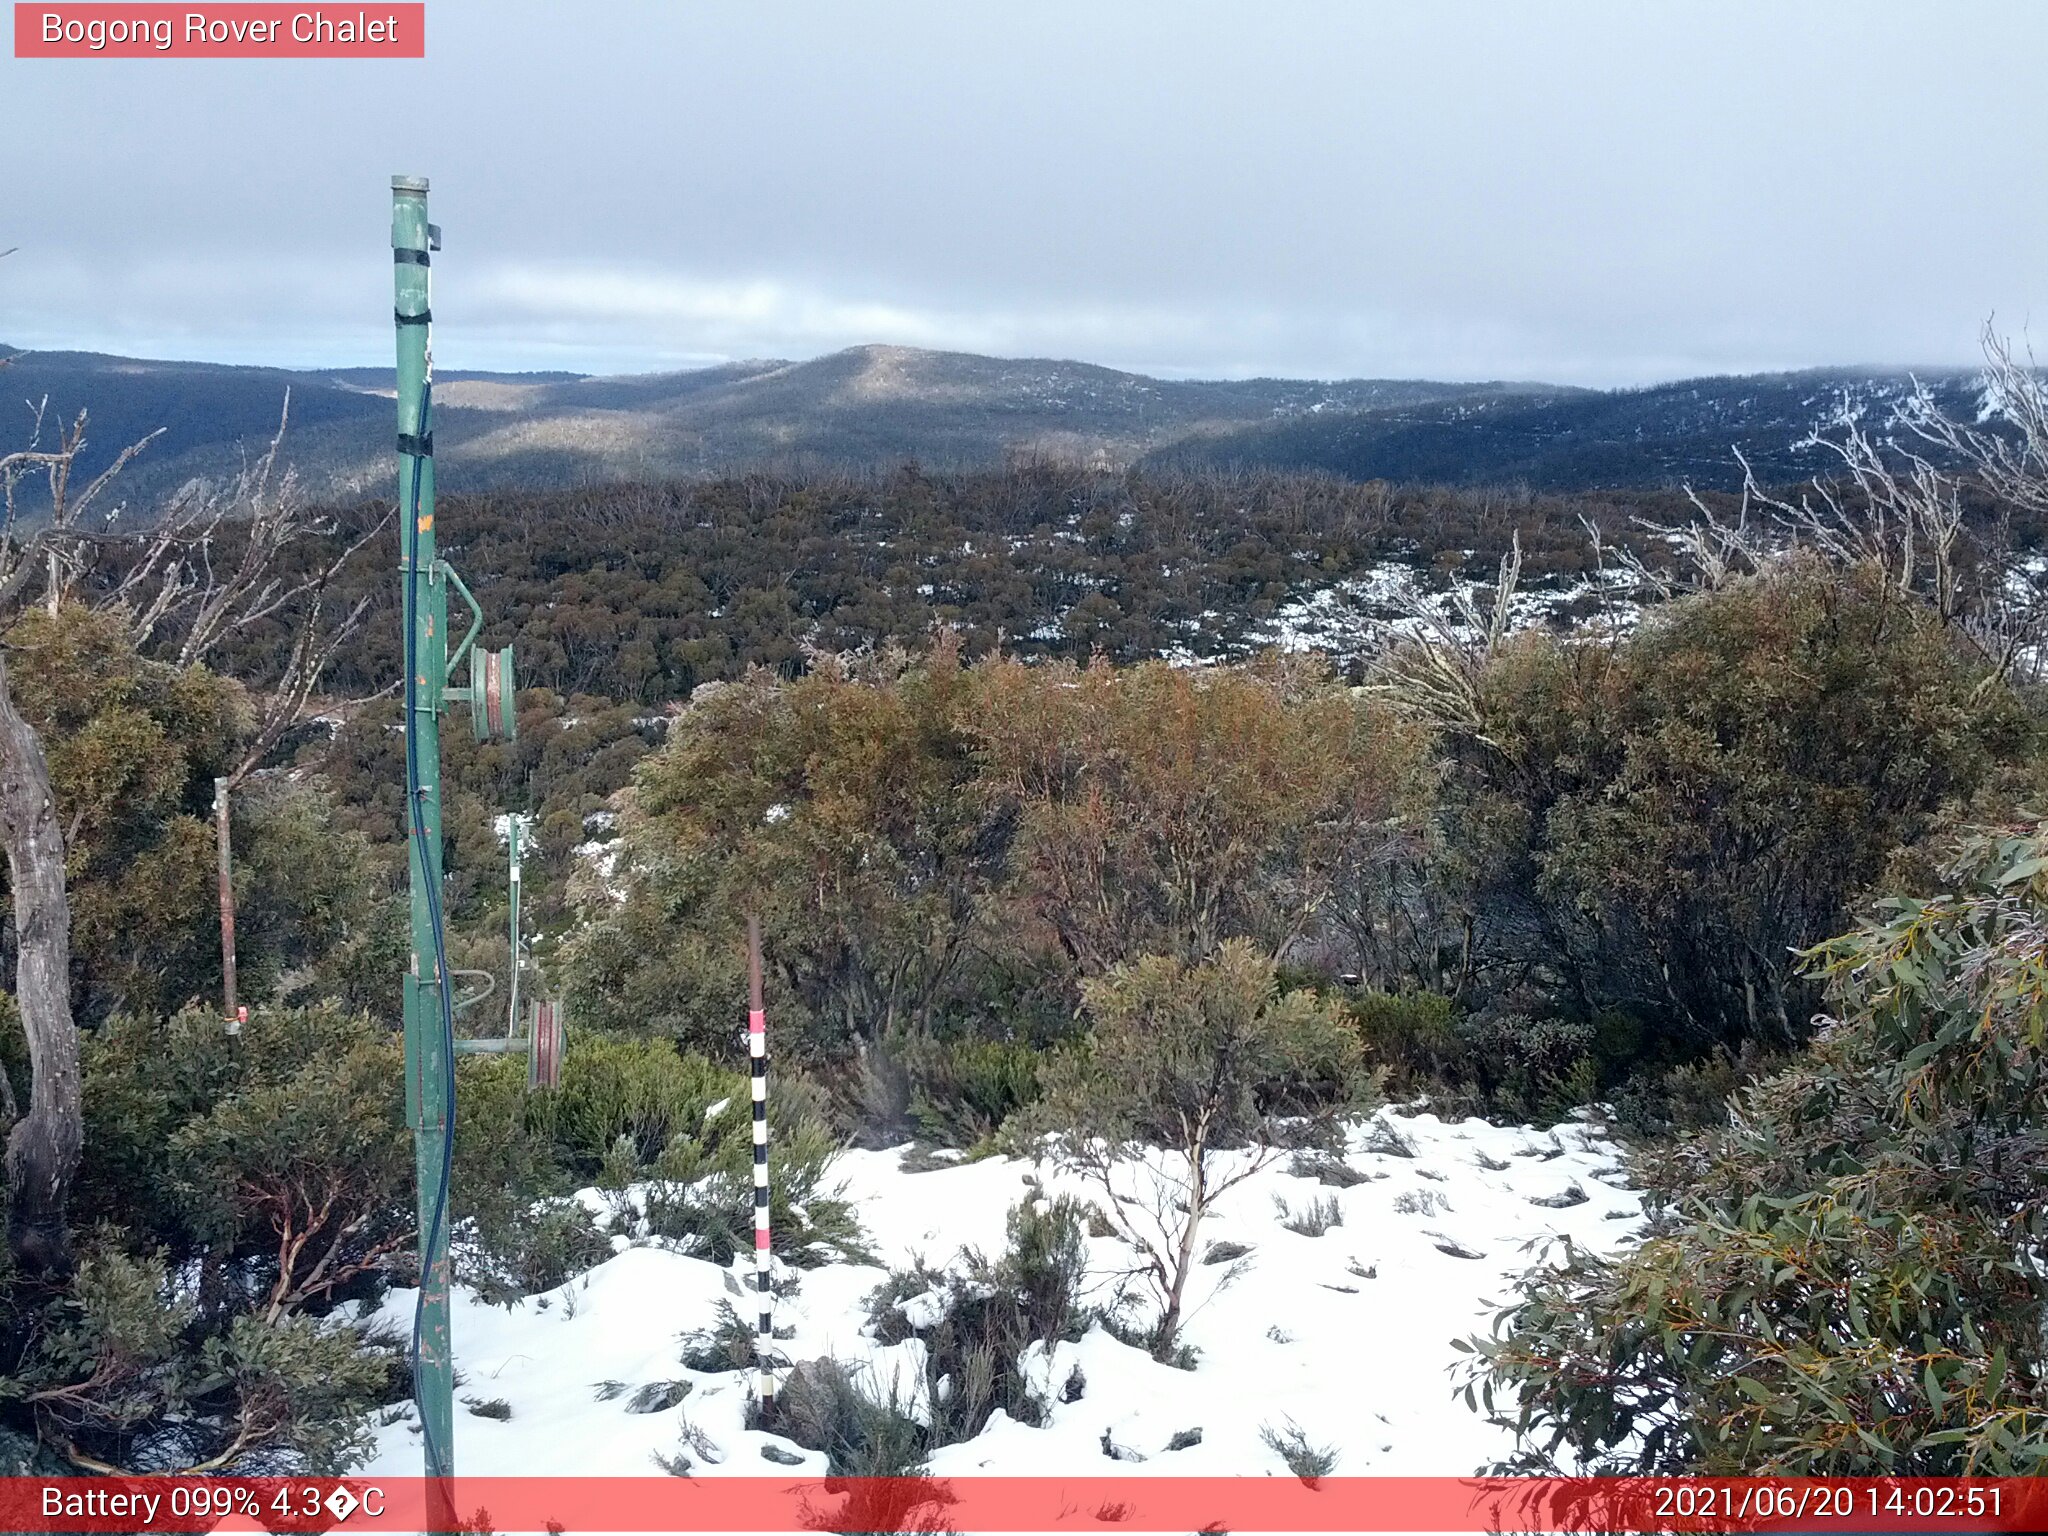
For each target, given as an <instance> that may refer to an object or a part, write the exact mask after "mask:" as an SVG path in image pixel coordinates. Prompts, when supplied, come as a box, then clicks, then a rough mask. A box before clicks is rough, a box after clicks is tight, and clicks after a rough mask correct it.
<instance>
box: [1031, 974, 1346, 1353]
mask: <svg viewBox="0 0 2048 1536" xmlns="http://www.w3.org/2000/svg"><path fill="white" fill-rule="evenodd" d="M1085 995H1086V1006H1087V1011H1088V1014H1089V1016H1090V1019H1091V1022H1092V1025H1093V1028H1092V1030H1091V1032H1090V1033H1089V1035H1088V1036H1087V1037H1086V1038H1085V1039H1084V1040H1082V1041H1080V1042H1077V1043H1076V1044H1075V1045H1073V1046H1071V1047H1070V1048H1068V1049H1067V1050H1065V1051H1064V1052H1062V1053H1061V1054H1060V1055H1058V1056H1057V1057H1055V1058H1054V1059H1053V1061H1052V1062H1051V1063H1050V1065H1049V1066H1048V1068H1047V1071H1046V1079H1047V1081H1046V1096H1045V1098H1044V1100H1043V1101H1042V1102H1041V1104H1040V1105H1039V1106H1038V1108H1037V1111H1036V1116H1037V1118H1036V1122H1035V1124H1036V1128H1038V1129H1039V1130H1041V1131H1042V1132H1044V1133H1046V1136H1047V1139H1046V1140H1045V1141H1044V1142H1042V1143H1041V1146H1042V1147H1043V1148H1044V1149H1045V1150H1046V1151H1047V1153H1048V1154H1049V1156H1050V1157H1051V1159H1052V1160H1053V1161H1054V1162H1055V1163H1057V1164H1058V1165H1060V1166H1061V1167H1063V1168H1065V1169H1066V1170H1067V1171H1069V1172H1072V1173H1076V1174H1078V1175H1080V1176H1081V1177H1083V1178H1084V1179H1086V1180H1088V1181H1089V1182H1090V1183H1091V1184H1093V1185H1094V1186H1095V1187H1096V1188H1097V1189H1098V1190H1100V1191H1101V1193H1102V1195H1103V1196H1104V1197H1105V1198H1106V1200H1107V1202H1108V1215H1109V1218H1110V1220H1111V1221H1112V1222H1113V1223H1114V1224H1115V1226H1116V1227H1117V1229H1118V1231H1119V1233H1120V1234H1121V1235H1122V1236H1123V1237H1124V1238H1125V1239H1126V1240H1127V1241H1128V1242H1129V1243H1130V1244H1131V1245H1132V1246H1133V1248H1134V1249H1135V1250H1136V1252H1137V1255H1138V1270H1139V1272H1140V1273H1141V1274H1142V1275H1143V1277H1144V1279H1145V1281H1146V1283H1147V1284H1148V1285H1149V1287H1150V1288H1151V1290H1152V1291H1153V1293H1154V1295H1155V1298H1156V1299H1157V1301H1158V1303H1159V1309H1160V1310H1159V1319H1158V1322H1157V1324H1156V1325H1155V1326H1154V1328H1153V1331H1152V1335H1151V1338H1150V1341H1149V1342H1150V1345H1151V1349H1152V1353H1153V1355H1154V1357H1155V1358H1157V1359H1160V1360H1165V1359H1168V1358H1169V1357H1170V1356H1171V1355H1172V1354H1173V1351H1174V1347H1175V1344H1176V1343H1177V1341H1178V1339H1179V1336H1180V1331H1181V1323H1182V1320H1183V1310H1184V1305H1185V1301H1186V1294H1187V1283H1188V1277H1189V1274H1190V1272H1191V1271H1192V1269H1193V1267H1194V1265H1195V1263H1196V1254H1197V1248H1196V1239H1197V1237H1198V1235H1199V1233H1200V1231H1201V1227H1202V1220H1203V1218H1204V1217H1205V1216H1206V1215H1207V1214H1208V1213H1209V1210H1210V1209H1211V1207H1212V1206H1213V1205H1214V1203H1215V1202H1216V1200H1217V1199H1218V1197H1220V1196H1221V1195H1223V1194H1224V1193H1226V1192H1227V1191H1229V1190H1230V1189H1231V1188H1233V1187H1234V1186H1236V1185H1238V1184H1241V1183H1243V1182H1244V1181H1245V1180H1246V1179H1248V1178H1250V1177H1251V1176H1252V1174H1254V1173H1256V1172H1257V1171H1258V1170H1259V1169H1260V1168H1261V1167H1263V1166H1264V1165H1265V1164H1266V1162H1267V1161H1268V1160H1269V1159H1270V1158H1271V1156H1272V1155H1273V1153H1274V1152H1275V1150H1276V1149H1277V1148H1278V1147H1279V1146H1280V1145H1281V1143H1282V1142H1283V1141H1299V1140H1300V1139H1301V1138H1302V1137H1303V1136H1305V1135H1309V1134H1312V1128H1313V1125H1314V1122H1316V1121H1318V1120H1321V1121H1324V1122H1328V1121H1329V1120H1330V1119H1331V1118H1333V1117H1334V1115H1335V1114H1336V1112H1337V1111H1338V1110H1339V1109H1340V1108H1341V1107H1343V1105H1344V1103H1345V1102H1346V1099H1347V1096H1348V1095H1349V1093H1350V1092H1351V1091H1352V1089H1353V1086H1354V1084H1355V1082H1356V1076H1355V1074H1356V1069H1357V1066H1358V1057H1359V1045H1358V1040H1357V1037H1356V1035H1355V1034H1354V1033H1353V1031H1352V1030H1351V1028H1350V1027H1349V1025H1348V1024H1347V1023H1346V1022H1345V1020H1344V1018H1343V1016H1342V1014H1341V1013H1340V1012H1339V1010H1338V1009H1337V1008H1336V1007H1335V1006H1334V1005H1333V1004H1331V1003H1328V1002H1326V1001H1325V1000H1324V999H1322V998H1320V997H1319V996H1318V995H1317V994H1315V993H1314V992H1311V991H1307V990H1303V991H1295V992H1288V993H1285V994H1283V993H1282V992H1281V991H1280V990H1279V987H1278V986H1277V984H1276V982H1275V979H1274V971H1273V964H1272V962H1271V961H1270V960H1268V959H1267V958H1265V957H1264V956H1263V955H1262V954H1261V953H1260V952H1259V950H1258V949H1257V948H1256V947H1255V946H1254V945H1253V944H1251V943H1250V942H1249V941H1247V940H1244V939H1229V940H1226V941H1224V942H1223V943H1222V944H1220V945H1219V946H1217V948H1216V951H1215V953H1214V954H1213V955H1212V956H1211V957H1210V958H1208V959H1206V960H1202V961H1199V962H1193V963H1190V962H1188V961H1186V960H1182V959H1178V958H1174V957H1169V956H1159V955H1154V956H1148V957H1146V958H1144V959H1141V960H1137V961H1134V962H1130V963H1127V964H1124V965H1119V966H1117V967H1115V968H1113V969H1112V970H1110V971H1109V972H1108V973H1107V974H1105V975H1103V976H1101V977H1098V978H1096V979H1094V980H1092V981H1090V982H1089V983H1088V984H1087V986H1086V989H1085ZM1304 1121H1306V1122H1307V1124H1304Z"/></svg>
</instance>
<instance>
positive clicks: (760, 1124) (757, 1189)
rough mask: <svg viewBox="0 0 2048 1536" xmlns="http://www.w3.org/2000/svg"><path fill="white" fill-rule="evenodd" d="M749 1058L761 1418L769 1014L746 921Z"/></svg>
mask: <svg viewBox="0 0 2048 1536" xmlns="http://www.w3.org/2000/svg"><path fill="white" fill-rule="evenodd" d="M747 1056H748V1061H749V1065H750V1066H751V1068H752V1071H753V1093H754V1288H755V1291H756V1293H757V1299H758V1301H759V1303H760V1316H759V1320H758V1322H757V1324H756V1326H755V1329H754V1369H755V1372H756V1374H757V1379H758V1384H759V1388H760V1393H761V1413H762V1416H763V1417H764V1418H765V1417H766V1416H767V1415H768V1414H769V1413H770V1412H771V1411H772V1410H773V1409H774V1407H775V1373H774V1372H773V1371H772V1370H770V1369H769V1366H768V1361H769V1357H770V1354H771V1352H772V1350H773V1348H774V1343H775V1297H774V1293H773V1292H772V1291H770V1289H769V1271H770V1266H771V1265H772V1263H773V1260H772V1258H771V1257H770V1246H771V1244H770V1234H769V1230H768V1015H767V1014H766V1012H764V1011H763V1009H762V1006H761V925H760V923H759V922H758V921H756V920H755V919H754V918H751V917H750V918H748V919H747Z"/></svg>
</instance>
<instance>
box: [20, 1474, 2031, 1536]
mask: <svg viewBox="0 0 2048 1536" xmlns="http://www.w3.org/2000/svg"><path fill="white" fill-rule="evenodd" d="M458 1522H462V1523H464V1524H465V1527H466V1528H467V1529H470V1530H490V1531H493V1532H498V1533H501V1536H510V1533H513V1532H526V1531H531V1532H536V1533H539V1532H597V1531H619V1532H627V1531H631V1532H643V1531H747V1532H753V1531H789V1532H796V1531H877V1532H880V1531H946V1530H951V1531H961V1532H978V1531H1004V1532H1008V1531H1081V1530H1086V1531H1098V1532H1099V1531H1105V1530H1116V1531H1120V1532H1138V1531H1171V1532H1180V1533H1188V1532H1203V1531H1304V1532H1307V1531H1359V1532H1366V1531H1373V1532H1379V1531H1432V1532H1433V1531H1530V1532H1535V1531H1546V1532H1547V1531H1612V1532H1631V1533H1633V1532H1644V1533H1648V1532H1667V1531H1669V1532H1689V1531H1788V1532H1789V1531H1836V1532H1842V1533H1845V1536H1846V1533H1851V1532H1854V1533H1859V1536H1860V1533H1864V1532H1892V1531H1955V1532H1964V1531H2042V1530H2048V1479H2041V1480H2035V1479H1991V1478H1985V1479H1970V1480H1956V1479H1933V1478H1448V1477H1327V1478H1321V1479H1318V1480H1317V1481H1316V1482H1315V1483H1314V1484H1313V1485H1310V1484H1305V1483H1303V1482H1301V1481H1299V1480H1298V1479H1295V1478H1290V1477H1270V1478H1258V1477H947V1478H929V1479H917V1478H818V1477H815V1476H803V1477H793V1478H791V1477H709V1478H704V1479H701V1480H699V1479H689V1478H674V1477H616V1478H605V1477H591V1478H574V1477H525V1478H522V1477H475V1478H472V1477H458V1478H454V1479H452V1480H450V1481H448V1482H446V1483H429V1482H427V1481H425V1480H424V1479H419V1478H363V1477H357V1478H341V1479H335V1478H128V1479H123V1478H0V1529H4V1530H8V1531H22V1532H64V1531H76V1532H136V1533H140V1532H159V1531H160V1532H183V1531H191V1532H198V1531H208V1530H214V1529H220V1530H245V1531H247V1530H269V1531H279V1532H285V1531H291V1532H324V1531H341V1532H359V1531H361V1532H370V1531H375V1532H385V1533H394V1532H396V1533H403V1532H414V1531H446V1530H451V1529H454V1528H455V1526H456V1524H457V1523H458Z"/></svg>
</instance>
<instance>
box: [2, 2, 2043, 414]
mask: <svg viewBox="0 0 2048 1536" xmlns="http://www.w3.org/2000/svg"><path fill="white" fill-rule="evenodd" d="M370 8H371V9H372V10H374V9H375V7H374V5H372V6H371V7H370ZM427 26H428V41H427V55H428V56H427V58H426V59H425V60H424V61H415V62H367V61H301V62H286V61H274V62H244V61H227V60H193V59H178V58H175V57H174V58H168V59H152V60H137V61H128V60H109V61H70V60H66V61H45V60H17V59H14V58H12V57H0V116H4V119H5V121H6V123H7V125H8V126H7V132H5V133H4V134H0V249H5V248H6V247H7V246H10V245H16V246H19V247H20V248H21V249H20V251H19V253H18V254H17V255H15V256H13V257H10V258H9V259H7V260H6V261H4V262H0V341H7V342H11V343H14V344H16V345H22V346H30V347H40V348H60V347H61V348H84V349H91V350H99V351H114V352H125V353H130V354H135V355H141V356H157V357H189V358H205V359H213V360H219V361H230V362H273V363H283V364H291V365H320V364H328V365H334V364H345V363H346V364H382V363H385V362H387V361H388V360H389V358H390V355H391V345H392V341H391V328H390V322H389V316H390V260H389V257H388V256H386V254H385V250H386V248H387V245H388V203H389V195H390V194H389V185H390V183H389V178H390V175H391V174H392V173H393V172H395V171H403V172H413V173H419V174H425V175H428V176H430V177H431V178H432V181H433V195H432V216H433V218H434V219H435V221H436V222H437V223H439V224H441V225H442V226H443V228H444V230H445V231H446V245H445V249H444V251H443V253H442V255H441V256H440V257H438V258H437V259H436V263H435V268H434V277H435V293H434V311H435V319H436V330H435V352H436V358H437V361H438V362H439V363H440V364H441V366H443V367H473V368H568V369H575V370H578V371H586V372H623V371H637V370H642V369H651V368H675V367H684V366H690V365H693V364H696V363H701V362H706V361H713V360H717V359H722V358H730V357H806V356H812V355H815V354H818V353H821V352H828V351H832V350H834V349H836V348H839V347H843V346H848V345H852V344H855V343H859V342H866V341H885V342H897V343H904V344H908V345H915V346H926V347H947V348H958V349H962V350H968V351H977V352H993V353H998V354H1005V355H1016V356H1023V355H1031V356H1061V357H1078V358H1085V359H1088V360H1091V361H1096V362H1103V363H1108V364H1111V365H1114V366H1118V367H1125V368H1134V369H1139V370H1142V371H1146V372H1153V373H1165V374H1180V375H1199V376H1217V375H1246V374H1257V373H1270V374H1289V375H1309V376H1320V377H1335V376H1353V375H1357V376H1399V377H1417V376H1421V377H1435V378H1458V379H1476V378H1501V377H1509V378H1541V379H1548V380H1557V381H1564V382H1572V383H1588V384H1624V383H1640V382H1647V381H1651V380H1655V379H1663V378H1672V377H1679V376H1684V375H1688V374H1698V373H1712V372H1731V371H1756V370H1764V369H1777V368H1790V367H1801V366H1806V365H1812V364H1822V363H1861V362H1870V363H1917V364H1941V363H1961V362H1969V361H1972V360H1974V358H1975V357H1976V355H1977V352H1976V334H1977V331H1978V329H1979V327H1980V326H1981V325H1982V323H1983V322H1984V320H1985V318H1986V317H1987V316H1989V315H1992V314H1994V313H1995V315H1996V318H1997V321H1998V323H1999V325H2000V326H2001V328H2004V329H2007V330H2011V331H2014V332H2018V331H2022V330H2025V329H2026V328H2027V327H2028V325H2029V322H2030V320H2031V321H2036V322H2037V324H2038V325H2043V326H2048V195H2044V194H2048V159H2044V152H2048V151H2044V137H2048V135H2044V128H2048V121H2044V118H2048V109H2044V107H2043V105H2042V103H2043V102H2044V101H2048V78H2044V76H2048V6H2044V5H2042V4H2039V3H2037V0H2013V3H2010V4H2004V3H1998V4H1992V3H1981V4H1971V3H1958V0H1944V3H1933V4H1919V3H1905V0H1861V3H1853V4H1851V3H1842V4H1828V3H1800V4H1785V3H1782V0H1772V3H1766V4H1750V3H1735V0H1713V3H1710V4H1691V3H1677V0H1658V3H1654V4H1643V3H1640V0H1636V3H1567V0H1487V3H1478V4H1470V5H1461V4H1452V3H1446V0H1416V3H1390V0H1313V3H1288V0H1232V3H1191V0H1085V3H1078V4H1065V3H1048V0H1028V3H1026V0H944V3H930V4H924V3H899V0H833V3H802V0H775V3H772V4H764V3H760V0H744V3H724V0H687V3H657V4H635V3H621V0H606V3H603V4H590V3H577V4H569V3H551V4H538V3H526V4H518V3H506V0H488V3H482V0H430V3H429V4H428V7H427Z"/></svg>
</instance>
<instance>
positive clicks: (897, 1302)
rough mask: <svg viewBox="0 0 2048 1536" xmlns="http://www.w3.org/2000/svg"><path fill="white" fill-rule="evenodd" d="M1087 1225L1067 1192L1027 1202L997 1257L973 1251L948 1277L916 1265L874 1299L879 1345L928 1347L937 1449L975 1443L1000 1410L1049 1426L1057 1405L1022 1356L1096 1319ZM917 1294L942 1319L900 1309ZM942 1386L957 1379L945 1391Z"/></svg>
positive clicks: (1016, 1209) (1014, 1215)
mask: <svg viewBox="0 0 2048 1536" xmlns="http://www.w3.org/2000/svg"><path fill="white" fill-rule="evenodd" d="M1086 1220H1087V1208H1086V1206H1085V1205H1084V1204H1083V1203H1082V1202H1080V1201H1078V1200H1074V1199H1072V1198H1071V1197H1068V1196H1061V1197H1059V1198H1057V1199H1054V1200H1050V1201H1047V1200H1026V1201H1021V1202H1019V1203H1018V1204H1017V1205H1015V1206H1012V1207H1011V1209H1010V1215H1009V1221H1008V1223H1007V1237H1008V1243H1007V1246H1006V1247H1005V1248H1004V1250H1003V1251H1002V1253H1001V1254H999V1255H997V1256H996V1257H995V1258H993V1259H991V1258H989V1257H987V1256H986V1255H984V1254H982V1253H980V1252H979V1251H978V1250H975V1249H968V1250H966V1251H965V1252H964V1253H963V1254H962V1255H961V1259H960V1263H959V1264H958V1265H957V1266H956V1267H954V1268H952V1269H950V1270H947V1271H943V1272H942V1271H938V1270H934V1269H932V1268H930V1267H929V1266H928V1265H925V1264H923V1263H917V1264H913V1265H912V1266H911V1267H910V1268H909V1269H906V1270H897V1271H894V1272H892V1273H891V1274H890V1276H889V1278H888V1279H887V1280H885V1281H883V1283H882V1284H881V1285H879V1286H877V1287H876V1288H875V1290H874V1291H873V1293H872V1294H870V1296H869V1297H868V1323H869V1326H870V1327H871V1328H872V1330H873V1332H874V1336H875V1338H876V1339H877V1340H878V1341H880V1342H882V1343H884V1344H894V1343H900V1342H901V1341H903V1340H905V1339H908V1338H911V1337H913V1336H915V1337H917V1338H920V1339H922V1340H923V1341H924V1345H925V1370H926V1376H927V1383H928V1385H929V1386H930V1388H931V1392H930V1397H931V1434H932V1442H931V1443H932V1444H933V1445H934V1446H938V1445H951V1444H954V1443H955V1442H957V1441H961V1440H967V1439H971V1438H972V1437H973V1436H975V1435H977V1434H979V1433H980V1432H981V1429H982V1426H983V1425H985V1424H986V1423H987V1422H988V1417H989V1414H990V1413H992V1412H993V1411H994V1410H995V1409H997V1408H1001V1409H1002V1410H1003V1411H1004V1412H1005V1413H1007V1414H1008V1415H1009V1416H1010V1417H1011V1418H1013V1419H1016V1420H1018V1421H1019V1422H1020V1423H1025V1424H1037V1423H1040V1422H1042V1421H1043V1419H1044V1416H1045V1411H1046V1408H1047V1407H1048V1406H1049V1405H1048V1404H1047V1403H1045V1402H1044V1401H1042V1400H1041V1399H1040V1398H1039V1396H1038V1395H1037V1392H1036V1391H1035V1390H1034V1388H1033V1387H1032V1385H1031V1383H1030V1382H1029V1381H1027V1380H1026V1377H1025V1373H1024V1367H1023V1361H1024V1356H1025V1353H1026V1351H1027V1350H1028V1349H1029V1348H1030V1346H1031V1345H1033V1344H1034V1343H1043V1344H1045V1345H1046V1346H1048V1347H1049V1346H1051V1345H1053V1344H1057V1343H1059V1342H1060V1341H1061V1340H1067V1339H1076V1338H1079V1337H1080V1336H1081V1334H1082V1332H1084V1331H1085V1330H1086V1328H1087V1326H1088V1323H1089V1322H1090V1320H1091V1318H1092V1312H1091V1310H1090V1309H1089V1308H1088V1307H1087V1306H1086V1304H1085V1303H1084V1302H1083V1300H1082V1292H1083V1289H1084V1285H1085V1281H1086V1275H1087V1257H1088V1255H1087V1242H1086V1239H1085V1237H1084V1235H1083V1232H1084V1227H1085V1223H1086ZM914 1298H929V1299H928V1300H927V1301H926V1303H925V1306H926V1308H928V1309H930V1310H931V1311H932V1312H935V1313H936V1316H935V1317H933V1318H932V1320H930V1321H928V1322H925V1323H924V1324H923V1325H922V1326H919V1324H918V1322H917V1321H916V1319H915V1318H914V1317H913V1316H911V1315H906V1309H905V1307H904V1306H903V1305H902V1304H903V1303H905V1302H908V1301H912V1300H913V1299H914ZM918 1315H920V1316H922V1315H924V1312H923V1311H919V1313H918ZM942 1380H945V1381H948V1382H949V1383H950V1390H949V1391H947V1392H945V1393H941V1392H940V1391H939V1390H938V1384H939V1382H940V1381H942Z"/></svg>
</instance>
